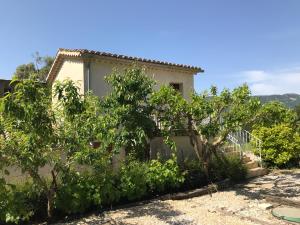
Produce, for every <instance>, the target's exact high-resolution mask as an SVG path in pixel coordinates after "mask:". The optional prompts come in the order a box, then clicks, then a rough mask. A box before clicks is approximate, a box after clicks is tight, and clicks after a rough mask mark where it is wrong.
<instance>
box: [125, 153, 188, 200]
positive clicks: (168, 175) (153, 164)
mask: <svg viewBox="0 0 300 225" xmlns="http://www.w3.org/2000/svg"><path fill="white" fill-rule="evenodd" d="M120 179H121V180H120V182H121V184H120V187H121V188H120V190H121V193H122V196H123V197H125V198H126V199H128V200H135V199H141V198H142V197H144V196H146V195H149V194H155V193H164V192H166V191H174V190H176V189H177V188H179V186H180V185H181V184H183V182H184V173H182V172H181V171H180V169H179V166H178V165H177V163H176V161H175V160H174V159H169V160H167V161H165V162H160V161H159V160H150V161H149V162H139V161H136V160H130V161H129V162H128V163H127V164H125V165H124V166H123V167H122V169H121V173H120Z"/></svg>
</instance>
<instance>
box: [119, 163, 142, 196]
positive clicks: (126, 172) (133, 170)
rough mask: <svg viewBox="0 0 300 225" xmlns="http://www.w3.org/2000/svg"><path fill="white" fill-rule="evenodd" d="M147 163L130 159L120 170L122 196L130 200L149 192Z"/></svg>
mask: <svg viewBox="0 0 300 225" xmlns="http://www.w3.org/2000/svg"><path fill="white" fill-rule="evenodd" d="M147 169H148V168H147V164H146V163H143V162H139V161H136V160H130V161H129V162H127V163H126V164H124V165H123V166H122V168H121V171H120V190H121V196H122V197H123V198H126V199H128V200H131V201H132V200H137V199H141V198H142V197H144V196H145V195H146V194H147V177H146V174H147Z"/></svg>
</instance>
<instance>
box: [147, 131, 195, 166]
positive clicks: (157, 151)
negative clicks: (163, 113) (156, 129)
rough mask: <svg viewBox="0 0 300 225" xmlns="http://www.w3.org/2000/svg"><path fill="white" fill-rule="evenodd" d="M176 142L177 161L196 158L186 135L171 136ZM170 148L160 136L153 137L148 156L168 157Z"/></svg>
mask: <svg viewBox="0 0 300 225" xmlns="http://www.w3.org/2000/svg"><path fill="white" fill-rule="evenodd" d="M171 140H173V141H174V142H175V144H176V148H177V151H176V155H177V160H178V163H183V162H184V160H194V159H197V155H196V153H195V151H194V149H193V146H192V145H191V143H190V139H189V137H188V136H174V137H171ZM171 153H172V151H171V149H170V148H169V147H168V146H167V145H166V144H165V143H164V141H163V138H162V137H155V138H153V139H152V140H151V142H150V158H151V159H155V158H157V156H158V155H159V156H160V157H161V158H163V159H167V158H170V156H171Z"/></svg>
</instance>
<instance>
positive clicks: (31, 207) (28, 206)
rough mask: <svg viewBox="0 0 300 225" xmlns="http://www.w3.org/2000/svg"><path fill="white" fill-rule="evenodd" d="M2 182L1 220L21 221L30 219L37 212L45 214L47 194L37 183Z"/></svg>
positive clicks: (0, 189)
mask: <svg viewBox="0 0 300 225" xmlns="http://www.w3.org/2000/svg"><path fill="white" fill-rule="evenodd" d="M0 182H1V184H0V222H1V221H3V222H6V223H19V222H21V221H28V220H29V219H31V218H32V217H33V216H34V215H36V214H39V215H43V212H44V214H45V212H46V207H47V206H46V202H47V200H46V196H45V194H44V193H43V192H42V190H41V189H40V188H39V187H38V186H37V185H34V184H32V183H29V182H27V183H25V184H22V185H20V184H18V185H11V184H5V183H4V182H3V180H1V181H0ZM44 216H45V215H44Z"/></svg>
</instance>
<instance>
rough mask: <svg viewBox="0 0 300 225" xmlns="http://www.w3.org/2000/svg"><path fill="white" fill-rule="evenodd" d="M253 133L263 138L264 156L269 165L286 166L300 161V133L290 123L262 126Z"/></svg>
mask: <svg viewBox="0 0 300 225" xmlns="http://www.w3.org/2000/svg"><path fill="white" fill-rule="evenodd" d="M253 134H254V135H256V136H257V137H259V138H260V139H261V140H262V158H263V160H264V161H265V162H266V163H267V164H268V165H270V166H278V167H286V166H289V164H294V165H295V164H296V163H297V161H299V159H300V135H299V133H298V132H295V130H294V129H293V128H292V127H290V125H289V124H279V125H275V126H272V127H270V128H268V127H260V128H257V129H255V130H254V131H253ZM257 154H259V153H258V152H257Z"/></svg>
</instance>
